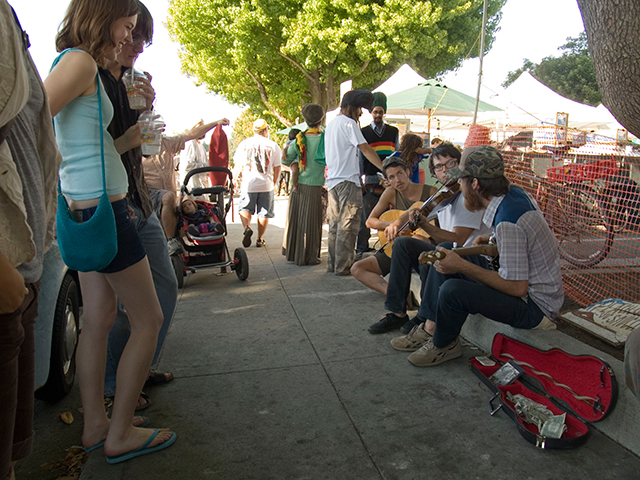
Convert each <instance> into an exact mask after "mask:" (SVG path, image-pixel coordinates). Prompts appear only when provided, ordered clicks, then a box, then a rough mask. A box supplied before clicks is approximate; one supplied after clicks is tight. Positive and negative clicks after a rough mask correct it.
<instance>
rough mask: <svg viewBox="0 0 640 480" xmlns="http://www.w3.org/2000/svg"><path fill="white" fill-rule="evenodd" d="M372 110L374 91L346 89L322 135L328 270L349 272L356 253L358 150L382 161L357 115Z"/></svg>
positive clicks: (359, 202) (359, 207)
mask: <svg viewBox="0 0 640 480" xmlns="http://www.w3.org/2000/svg"><path fill="white" fill-rule="evenodd" d="M363 107H364V108H366V109H367V110H369V111H371V109H372V108H373V94H372V93H371V92H369V91H367V90H351V91H350V92H347V93H345V95H344V97H343V98H342V103H341V104H340V114H339V115H338V116H337V117H336V118H335V119H334V120H333V121H332V122H331V123H330V124H329V125H328V126H327V129H326V131H325V136H324V145H325V157H326V162H327V188H328V189H329V206H328V208H327V216H328V217H329V236H328V242H329V257H328V261H327V271H328V272H331V273H335V274H336V275H349V274H350V269H351V265H353V261H354V257H355V247H356V238H357V236H358V230H359V229H360V215H361V214H362V188H361V181H360V162H359V159H358V150H359V151H361V152H362V153H363V154H364V156H365V157H366V158H367V159H368V160H369V161H370V162H371V163H372V164H373V165H375V166H376V167H378V168H379V169H380V170H382V162H381V161H380V157H378V154H377V153H376V152H375V150H374V149H373V147H371V145H369V144H368V143H367V141H366V140H365V138H364V136H363V135H362V132H361V131H360V127H359V125H358V119H359V118H360V116H361V115H362V108H363Z"/></svg>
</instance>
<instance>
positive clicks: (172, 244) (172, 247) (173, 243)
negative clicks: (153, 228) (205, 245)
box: [167, 237, 182, 256]
mask: <svg viewBox="0 0 640 480" xmlns="http://www.w3.org/2000/svg"><path fill="white" fill-rule="evenodd" d="M167 250H168V251H169V256H171V255H177V254H179V253H182V245H181V244H180V240H178V239H177V238H175V237H173V238H169V239H167Z"/></svg>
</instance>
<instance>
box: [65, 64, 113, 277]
mask: <svg viewBox="0 0 640 480" xmlns="http://www.w3.org/2000/svg"><path fill="white" fill-rule="evenodd" d="M99 75H100V74H96V88H97V91H98V116H99V117H100V155H101V158H102V189H103V191H102V195H101V196H100V200H99V202H98V207H97V208H96V211H95V212H94V214H93V215H92V216H91V218H89V219H88V220H87V221H86V222H83V223H78V222H76V220H75V216H74V214H73V212H72V211H71V210H70V209H69V204H68V203H67V199H66V198H65V197H64V195H63V194H62V190H61V188H60V181H59V180H58V212H57V214H56V234H57V236H58V247H59V248H60V253H61V255H62V260H64V263H65V264H66V265H67V266H68V267H69V268H71V269H72V270H77V271H79V272H95V271H98V270H102V269H103V268H105V267H106V266H107V265H109V264H110V263H111V262H112V260H113V259H114V258H115V256H116V254H117V253H118V232H117V229H116V220H115V217H114V214H113V208H112V207H111V201H110V200H109V195H108V194H107V175H106V168H105V164H104V135H103V131H102V100H101V97H100V77H99Z"/></svg>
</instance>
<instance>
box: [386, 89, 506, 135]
mask: <svg viewBox="0 0 640 480" xmlns="http://www.w3.org/2000/svg"><path fill="white" fill-rule="evenodd" d="M475 105H476V99H475V98H473V97H471V96H469V95H466V94H464V93H462V92H459V91H457V90H454V89H452V88H449V87H447V86H445V85H442V84H441V83H439V82H438V81H436V80H427V81H426V82H425V83H421V84H419V85H417V86H415V87H411V88H409V89H407V90H403V91H402V92H398V93H394V94H393V95H389V97H388V98H387V115H389V116H391V115H403V116H409V115H427V116H428V117H429V121H428V125H429V127H430V125H431V117H433V116H457V117H463V116H469V117H471V116H473V111H474V109H475ZM478 111H479V112H499V111H502V109H501V108H498V107H495V106H493V105H490V104H488V103H486V102H480V103H479V105H478Z"/></svg>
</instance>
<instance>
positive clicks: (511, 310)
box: [394, 243, 544, 348]
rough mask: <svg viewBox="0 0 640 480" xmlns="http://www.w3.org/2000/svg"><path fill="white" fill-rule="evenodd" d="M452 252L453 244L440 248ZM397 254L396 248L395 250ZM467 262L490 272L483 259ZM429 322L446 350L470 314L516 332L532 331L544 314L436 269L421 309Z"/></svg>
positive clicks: (436, 341) (530, 305)
mask: <svg viewBox="0 0 640 480" xmlns="http://www.w3.org/2000/svg"><path fill="white" fill-rule="evenodd" d="M441 245H442V246H443V247H445V248H451V244H450V243H443V244H441ZM394 254H395V248H394ZM466 259H467V260H469V261H471V262H473V263H475V264H476V265H480V266H481V267H483V268H487V265H488V264H487V260H486V258H485V257H483V256H480V255H473V256H469V257H466ZM423 307H424V312H425V315H426V317H425V318H428V319H431V320H433V321H434V322H436V331H435V332H434V335H433V344H434V345H435V346H436V347H438V348H444V347H446V346H447V345H449V344H450V343H451V342H453V341H454V340H455V339H456V338H457V337H458V335H460V331H461V330H462V326H463V325H464V322H465V321H466V320H467V315H469V314H480V315H484V316H485V317H487V318H489V319H491V320H494V321H496V322H500V323H506V324H507V325H511V326H512V327H515V328H524V329H530V328H533V327H535V326H537V325H538V324H539V323H540V322H541V321H542V317H543V316H544V313H543V312H542V310H540V308H539V307H538V306H537V305H536V304H535V303H534V302H533V300H531V299H528V301H525V300H523V299H522V298H520V297H514V296H512V295H507V294H506V293H502V292H499V291H498V290H496V289H494V288H491V287H489V286H487V285H484V284H482V283H478V282H477V281H475V280H473V279H472V278H470V277H467V276H465V275H461V274H454V275H444V274H442V273H438V271H437V270H436V269H435V268H432V269H430V270H429V274H428V276H427V281H426V285H425V286H424V289H423V293H422V302H421V304H420V309H421V310H422V309H423Z"/></svg>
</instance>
